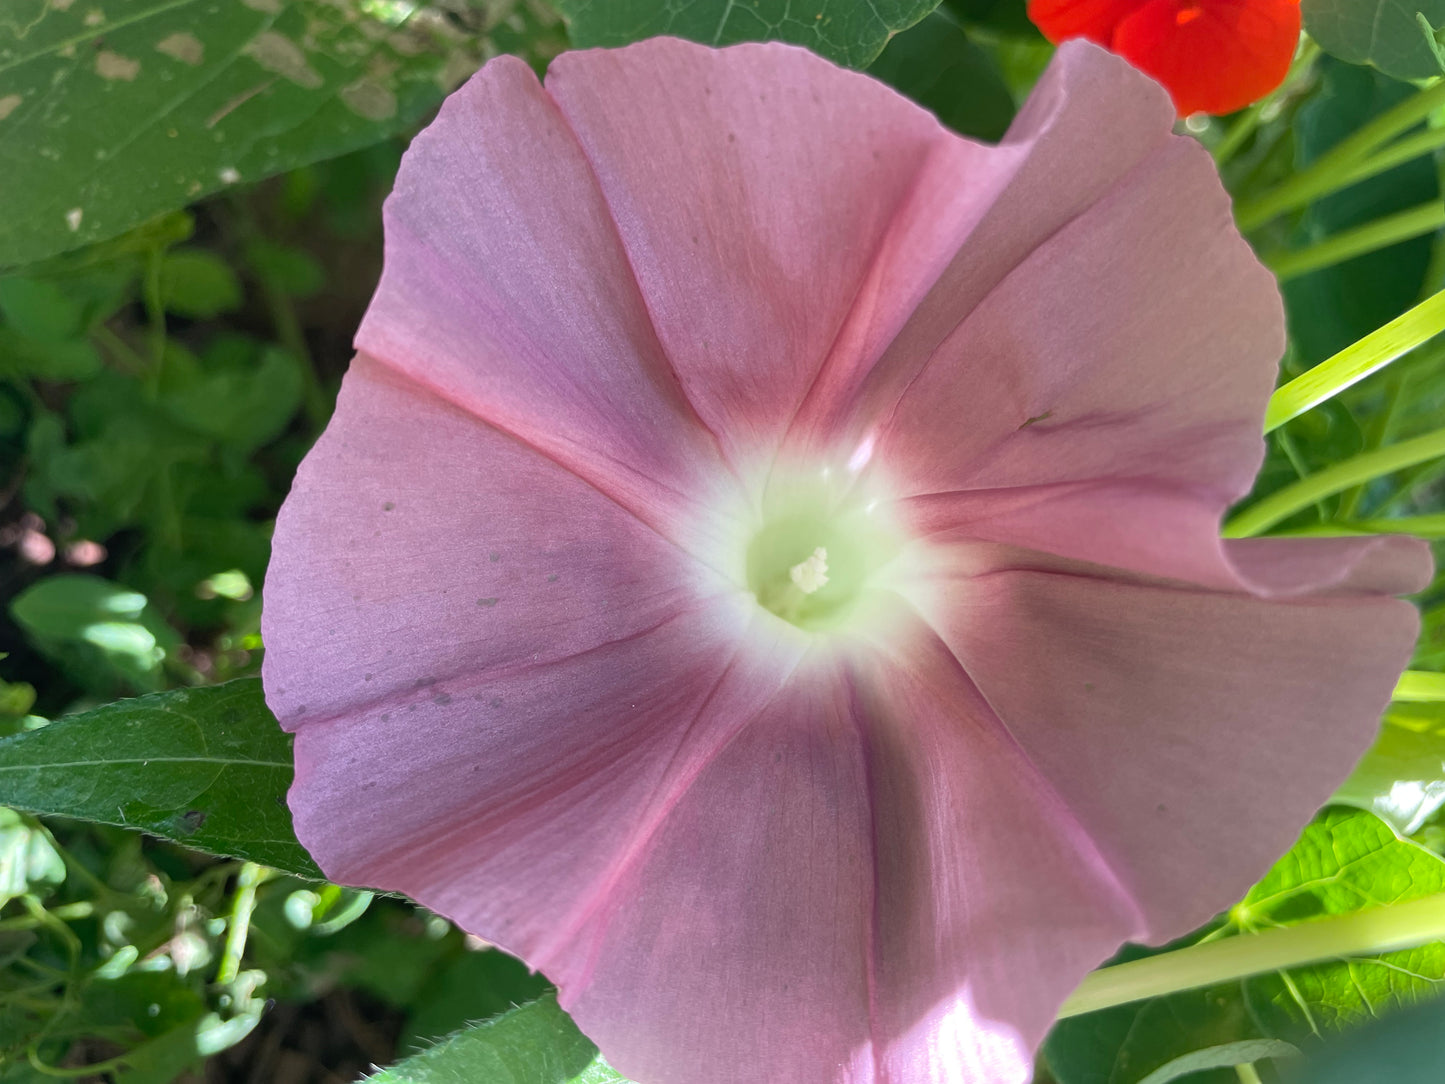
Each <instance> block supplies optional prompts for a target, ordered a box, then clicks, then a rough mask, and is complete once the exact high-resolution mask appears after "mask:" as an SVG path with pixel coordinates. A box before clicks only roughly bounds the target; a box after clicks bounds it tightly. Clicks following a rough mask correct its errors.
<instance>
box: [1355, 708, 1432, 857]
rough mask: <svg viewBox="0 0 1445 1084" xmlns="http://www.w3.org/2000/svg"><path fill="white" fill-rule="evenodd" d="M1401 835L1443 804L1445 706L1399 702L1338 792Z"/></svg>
mask: <svg viewBox="0 0 1445 1084" xmlns="http://www.w3.org/2000/svg"><path fill="white" fill-rule="evenodd" d="M1335 801H1337V802H1344V803H1345V804H1347V805H1353V806H1358V807H1359V808H1361V809H1368V810H1370V811H1371V812H1372V813H1374V814H1375V815H1376V816H1378V817H1379V818H1380V819H1381V820H1383V821H1385V823H1387V824H1389V825H1390V826H1391V827H1392V828H1394V829H1395V831H1397V832H1399V833H1400V834H1401V835H1404V836H1408V835H1414V834H1415V833H1416V832H1418V831H1419V830H1420V828H1421V826H1422V825H1424V823H1425V821H1426V820H1428V819H1429V818H1430V816H1431V815H1432V814H1433V813H1434V812H1435V811H1436V810H1437V809H1439V808H1440V807H1441V806H1442V805H1445V704H1435V703H1426V704H1395V705H1392V706H1391V708H1390V710H1389V711H1388V712H1387V713H1386V715H1385V725H1384V727H1382V728H1381V730H1380V736H1379V737H1378V738H1377V739H1375V744H1374V745H1373V746H1372V747H1371V748H1370V751H1369V752H1368V753H1366V754H1365V756H1364V759H1362V760H1361V761H1360V763H1359V764H1358V765H1356V766H1355V770H1354V772H1353V773H1352V774H1351V775H1350V778H1349V779H1347V780H1345V782H1344V784H1343V785H1342V786H1341V787H1340V789H1339V790H1338V791H1336V792H1335Z"/></svg>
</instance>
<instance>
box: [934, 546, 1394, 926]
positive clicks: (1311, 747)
mask: <svg viewBox="0 0 1445 1084" xmlns="http://www.w3.org/2000/svg"><path fill="white" fill-rule="evenodd" d="M1260 552H1263V551H1262V550H1261V551H1260ZM1398 556H1399V555H1398V554H1396V555H1394V556H1391V557H1390V558H1389V559H1388V560H1387V561H1386V562H1385V563H1386V564H1395V565H1398V566H1399V567H1397V568H1396V569H1395V572H1394V573H1393V574H1392V575H1391V576H1387V577H1386V578H1387V579H1391V582H1392V585H1393V586H1401V585H1406V584H1414V583H1417V582H1418V579H1419V572H1420V564H1419V561H1418V554H1412V555H1410V556H1409V557H1408V558H1407V559H1406V560H1404V561H1397V560H1396V557H1398ZM1339 557H1340V555H1339V554H1338V553H1336V554H1335V558H1336V564H1337V565H1340V564H1344V563H1346V562H1344V561H1340V560H1338V558H1339ZM1269 563H1270V562H1269V559H1268V558H1265V559H1262V560H1259V561H1255V560H1253V559H1252V558H1251V559H1249V560H1248V561H1247V562H1246V567H1250V568H1252V569H1253V570H1254V571H1255V572H1265V571H1267V569H1266V566H1267V565H1268V564H1269ZM1375 571H1376V570H1373V569H1370V568H1369V566H1368V565H1365V571H1364V576H1365V579H1364V583H1365V584H1368V583H1369V582H1370V580H1371V578H1373V577H1374V572H1375ZM928 605H929V606H930V607H931V612H930V614H929V618H930V622H931V624H932V625H933V627H935V628H936V629H938V631H939V634H940V636H941V637H942V638H943V640H944V641H945V642H946V643H947V644H948V646H949V647H950V648H951V649H952V650H953V652H954V653H955V654H956V655H957V657H958V659H959V660H960V662H961V663H962V665H963V666H964V668H965V669H966V670H967V671H968V673H969V675H970V676H971V677H972V678H973V680H974V681H975V682H976V684H977V685H978V688H979V690H980V692H981V693H982V694H983V696H984V697H985V698H986V699H987V700H988V702H989V704H990V705H991V706H992V707H993V709H994V710H995V711H997V712H998V715H999V717H1000V718H1001V719H1003V720H1004V722H1005V724H1006V725H1007V726H1008V728H1009V731H1010V732H1011V733H1012V734H1013V735H1014V737H1015V738H1016V739H1017V740H1018V742H1019V745H1020V746H1021V748H1022V749H1023V751H1024V752H1025V753H1026V754H1027V756H1028V757H1029V759H1030V760H1031V761H1032V762H1033V763H1034V764H1036V765H1037V766H1038V768H1039V770H1040V771H1041V772H1042V773H1043V774H1044V776H1045V777H1046V778H1047V779H1048V780H1049V781H1050V782H1051V783H1052V785H1053V786H1054V788H1055V789H1056V790H1057V791H1058V793H1059V795H1060V796H1061V797H1062V798H1063V800H1064V801H1065V802H1066V803H1067V804H1068V807H1069V808H1070V809H1071V810H1072V811H1073V813H1074V815H1075V816H1076V817H1077V818H1078V820H1079V823H1080V824H1081V825H1082V827H1083V828H1084V830H1085V831H1086V832H1088V834H1089V835H1090V837H1091V838H1092V839H1093V840H1095V841H1096V845H1097V846H1098V848H1099V851H1100V852H1101V853H1102V854H1103V856H1104V857H1105V859H1106V860H1107V861H1108V862H1109V864H1110V866H1111V867H1112V868H1113V869H1114V871H1115V872H1116V873H1117V875H1118V877H1119V879H1120V882H1121V883H1122V884H1123V886H1124V887H1125V889H1126V890H1128V891H1129V892H1130V894H1131V895H1132V896H1133V898H1134V899H1135V900H1137V901H1138V903H1139V905H1140V907H1141V908H1142V909H1143V911H1144V913H1145V915H1146V916H1147V918H1148V922H1149V926H1148V934H1149V937H1150V939H1151V940H1155V941H1158V940H1164V939H1167V938H1169V937H1173V936H1177V935H1179V934H1181V933H1184V932H1185V931H1187V930H1189V929H1191V928H1193V927H1195V926H1197V925H1199V924H1200V923H1202V922H1203V921H1205V920H1206V919H1208V918H1209V917H1210V916H1211V915H1212V914H1213V913H1214V912H1215V911H1217V910H1218V909H1219V908H1220V907H1222V906H1224V905H1226V904H1227V903H1228V902H1230V901H1232V900H1235V899H1237V898H1239V897H1240V896H1241V895H1243V893H1244V892H1245V890H1246V889H1248V887H1249V886H1250V885H1251V884H1252V883H1253V882H1254V881H1255V880H1257V879H1258V878H1259V877H1260V876H1261V875H1262V874H1263V873H1264V872H1265V871H1266V870H1267V869H1268V868H1269V865H1270V863H1271V862H1273V861H1274V860H1275V859H1276V858H1277V857H1278V856H1279V855H1280V854H1281V853H1282V852H1283V851H1285V850H1286V849H1287V848H1288V847H1289V845H1290V844H1291V843H1292V842H1293V840H1294V838H1295V836H1296V835H1297V834H1298V832H1299V829H1300V826H1301V825H1303V824H1305V823H1306V822H1308V820H1309V818H1310V817H1311V815H1313V813H1314V812H1315V810H1316V809H1317V808H1318V807H1319V806H1320V804H1321V803H1322V802H1323V801H1324V800H1325V799H1326V798H1327V797H1328V796H1329V794H1330V793H1331V792H1332V791H1333V789H1334V788H1335V787H1336V786H1338V785H1339V783H1340V782H1342V781H1343V780H1344V778H1345V776H1346V775H1348V774H1349V771H1350V769H1351V767H1352V766H1353V765H1354V763H1355V761H1356V760H1358V759H1359V757H1360V755H1361V754H1362V753H1363V752H1364V751H1365V749H1367V748H1368V747H1369V745H1370V742H1371V741H1372V740H1373V738H1374V736H1375V732H1376V728H1377V724H1378V721H1379V717H1380V712H1381V711H1382V710H1383V709H1384V707H1385V705H1386V703H1388V701H1389V699H1390V692H1391V690H1392V689H1393V687H1394V684H1395V679H1396V678H1397V676H1398V675H1399V673H1400V671H1401V669H1402V668H1403V667H1404V666H1405V664H1406V662H1407V661H1408V659H1409V657H1410V651H1411V648H1412V647H1413V645H1414V642H1415V635H1416V632H1417V630H1418V627H1419V617H1418V615H1417V614H1416V612H1415V609H1414V607H1412V606H1411V605H1410V604H1409V603H1406V602H1400V601H1397V600H1394V599H1390V598H1382V597H1380V596H1378V595H1371V594H1368V593H1366V594H1359V595H1351V594H1348V593H1345V594H1337V595H1334V596H1331V597H1323V598H1301V599H1298V600H1294V601H1279V600H1262V599H1257V598H1252V597H1249V596H1244V595H1229V594H1224V593H1214V592H1207V591H1199V590H1192V589H1185V588H1180V587H1171V586H1159V585H1146V584H1140V583H1125V582H1122V581H1110V580H1106V579H1102V578H1098V577H1094V576H1087V575H1077V574H1068V573H1059V572H1039V571H999V572H993V573H987V574H982V575H976V576H971V577H961V578H958V579H954V580H940V581H937V582H936V583H935V584H934V592H933V596H932V598H931V599H930V600H929V602H928ZM1295 748H1298V749H1307V750H1308V755H1307V756H1296V757H1293V758H1292V759H1291V760H1290V761H1289V770H1288V771H1283V772H1282V771H1280V769H1279V764H1280V756H1281V755H1282V751H1284V752H1287V751H1289V750H1291V749H1295ZM1262 796H1267V797H1262Z"/></svg>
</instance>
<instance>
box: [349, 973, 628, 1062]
mask: <svg viewBox="0 0 1445 1084" xmlns="http://www.w3.org/2000/svg"><path fill="white" fill-rule="evenodd" d="M368 1080H369V1084H476V1082H477V1081H483V1080H484V1081H486V1082H487V1084H626V1078H625V1077H622V1076H619V1075H618V1074H617V1072H615V1071H614V1070H613V1069H611V1068H609V1067H608V1065H607V1063H606V1062H604V1061H603V1060H602V1056H601V1055H600V1054H598V1053H597V1048H596V1047H595V1046H593V1045H592V1043H591V1041H590V1040H589V1039H588V1038H587V1037H586V1036H585V1035H583V1034H582V1033H581V1032H580V1031H578V1030H577V1025H576V1024H574V1023H572V1021H571V1019H570V1018H569V1017H568V1016H567V1014H566V1013H564V1012H563V1011H562V1010H561V1009H560V1008H559V1007H558V1006H557V999H556V997H555V996H553V995H551V994H548V995H546V996H545V997H542V998H539V999H538V1000H536V1001H534V1002H532V1003H531V1004H529V1005H523V1006H522V1007H521V1008H519V1009H513V1010H512V1011H511V1012H509V1013H506V1014H504V1015H502V1016H499V1017H497V1018H496V1019H494V1020H488V1021H487V1022H486V1023H484V1024H479V1025H477V1026H476V1027H473V1028H468V1029H466V1030H464V1031H459V1032H457V1034H455V1035H453V1036H452V1037H451V1038H449V1039H447V1040H445V1041H444V1042H441V1043H438V1044H437V1045H436V1046H434V1047H432V1048H431V1049H430V1050H427V1051H424V1052H423V1053H420V1054H417V1055H415V1056H413V1057H410V1058H407V1059H406V1060H405V1061H403V1062H400V1063H399V1064H397V1065H394V1066H392V1067H391V1068H390V1069H386V1070H383V1071H382V1072H380V1073H378V1074H377V1075H376V1076H374V1077H370V1078H368Z"/></svg>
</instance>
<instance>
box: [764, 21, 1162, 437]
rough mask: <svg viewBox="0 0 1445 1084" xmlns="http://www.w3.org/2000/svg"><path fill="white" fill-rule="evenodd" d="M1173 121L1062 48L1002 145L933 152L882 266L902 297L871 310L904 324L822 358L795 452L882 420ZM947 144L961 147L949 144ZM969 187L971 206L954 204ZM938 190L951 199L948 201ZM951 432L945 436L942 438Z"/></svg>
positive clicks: (1129, 85)
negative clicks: (903, 238)
mask: <svg viewBox="0 0 1445 1084" xmlns="http://www.w3.org/2000/svg"><path fill="white" fill-rule="evenodd" d="M1173 120H1174V109H1173V106H1172V105H1171V104H1170V102H1169V98H1168V95H1167V94H1165V93H1164V91H1163V89H1162V88H1160V87H1159V86H1158V85H1157V84H1155V83H1154V82H1153V81H1151V80H1149V79H1147V78H1145V77H1143V76H1141V75H1140V74H1139V73H1138V72H1136V71H1134V70H1133V69H1132V68H1130V67H1129V65H1128V64H1126V63H1124V62H1123V61H1122V60H1120V59H1119V58H1118V57H1116V56H1113V55H1111V54H1109V53H1107V52H1105V51H1104V50H1103V49H1100V48H1098V47H1097V46H1094V45H1092V44H1089V43H1087V42H1083V41H1072V42H1067V43H1065V44H1064V45H1062V46H1060V48H1059V49H1058V52H1057V53H1056V54H1055V56H1054V59H1053V60H1052V62H1051V63H1050V64H1049V67H1048V69H1047V70H1046V71H1045V72H1044V74H1043V76H1042V77H1041V78H1040V79H1039V82H1038V85H1037V86H1036V87H1035V88H1034V91H1033V93H1031V94H1030V95H1029V99H1028V101H1027V102H1025V103H1024V106H1023V108H1022V109H1021V110H1020V111H1019V114H1018V116H1017V117H1016V118H1015V120H1014V123H1013V125H1012V127H1010V129H1009V132H1008V135H1007V136H1006V137H1005V139H1004V141H1003V142H1002V143H1001V144H1000V145H999V146H998V147H996V148H986V149H984V150H983V153H979V149H978V148H973V153H971V154H968V155H964V154H962V153H960V152H958V151H957V150H956V149H955V148H952V147H950V148H949V153H936V154H935V156H934V158H933V159H931V160H930V167H931V168H930V170H929V173H928V175H927V176H926V177H923V178H921V182H920V184H921V188H920V198H919V199H918V200H917V201H915V204H914V205H911V206H910V207H909V208H908V209H907V211H908V213H907V214H906V215H905V216H901V218H900V225H899V227H898V228H899V229H900V230H902V229H903V228H904V226H905V225H906V228H907V231H908V236H909V246H910V247H909V248H908V249H906V250H905V251H904V252H903V253H902V254H901V255H900V257H899V259H898V260H897V261H896V266H895V267H890V268H887V269H886V270H887V271H888V272H889V273H888V275H887V277H886V279H885V285H886V287H887V291H888V294H889V295H890V296H891V295H892V294H895V293H896V294H897V295H898V296H897V298H896V300H890V302H889V303H888V304H884V303H883V302H878V301H875V302H873V304H875V305H878V306H879V307H880V308H882V309H883V310H884V311H888V312H890V313H891V312H893V311H895V310H896V311H897V312H899V313H901V314H902V316H903V317H904V318H905V320H904V321H903V322H902V323H898V322H896V321H892V322H890V323H889V324H888V327H890V328H892V327H897V328H898V330H897V332H896V334H894V335H889V336H886V337H885V336H873V337H871V338H868V339H865V340H863V341H862V342H861V343H860V344H859V345H858V348H857V349H855V350H854V351H852V352H843V351H838V352H835V354H834V356H833V357H831V358H830V360H829V364H828V366H827V368H826V369H825V371H824V373H823V374H821V376H820V378H819V380H818V382H817V384H816V385H815V387H814V389H813V392H812V394H810V395H809V397H808V399H807V401H806V402H805V403H804V405H803V408H802V409H801V411H800V412H799V416H798V419H797V421H796V423H795V424H794V426H793V432H792V436H791V442H792V443H793V444H794V445H795V446H796V447H798V448H799V449H800V450H802V451H801V454H806V450H811V449H813V448H817V447H822V448H823V449H824V450H829V449H827V445H828V444H829V443H837V442H839V441H840V440H846V441H847V442H849V443H856V442H857V441H859V440H861V439H863V438H864V437H865V436H866V435H867V434H868V433H869V432H870V431H871V430H872V429H873V427H875V426H876V425H878V424H879V423H880V422H884V421H886V420H887V418H888V416H889V414H890V413H891V412H892V410H893V409H894V407H895V405H896V404H897V402H898V400H899V398H900V397H901V396H902V395H903V394H904V393H905V391H906V390H907V389H908V388H909V387H910V385H911V384H912V382H913V381H914V380H915V379H916V378H917V376H918V374H919V372H920V370H922V369H923V368H924V367H925V366H926V365H927V364H928V363H929V359H930V358H931V357H932V356H933V355H934V353H935V352H936V351H938V350H939V349H940V347H941V346H942V345H943V344H944V342H945V341H946V340H947V339H948V338H949V337H950V336H951V335H953V334H954V332H955V331H956V329H957V328H958V326H959V324H960V323H961V322H962V321H963V320H964V319H965V318H966V317H967V316H968V314H969V313H970V312H972V311H973V310H974V309H975V308H976V307H978V306H979V305H980V304H981V303H982V302H983V301H984V300H985V299H986V298H988V296H989V295H990V294H991V293H992V292H993V291H994V290H995V289H997V288H999V286H1000V284H1001V283H1002V282H1003V281H1004V280H1005V279H1006V278H1007V276H1008V275H1009V274H1010V273H1011V272H1012V271H1013V269H1014V268H1015V267H1016V266H1017V265H1018V264H1019V263H1020V262H1022V261H1023V260H1025V259H1026V258H1027V257H1028V256H1029V254H1030V253H1032V252H1033V251H1034V250H1035V249H1037V248H1038V247H1039V246H1040V245H1042V244H1044V243H1045V242H1046V241H1047V240H1048V239H1049V238H1050V237H1052V236H1053V235H1054V234H1055V233H1057V232H1058V231H1059V230H1061V229H1063V228H1064V227H1065V226H1066V225H1068V223H1069V222H1071V221H1073V220H1074V219H1075V218H1077V217H1078V216H1079V215H1081V214H1083V213H1084V212H1086V211H1087V210H1088V209H1089V208H1090V207H1092V206H1093V205H1094V204H1095V203H1097V202H1098V201H1099V200H1101V199H1103V198H1105V197H1107V196H1108V195H1109V194H1110V193H1111V192H1113V191H1114V190H1115V189H1116V188H1117V187H1118V186H1119V184H1120V183H1121V182H1122V181H1123V180H1124V178H1126V177H1127V176H1128V175H1129V174H1130V173H1131V171H1132V170H1134V169H1135V168H1136V167H1137V166H1139V164H1140V163H1142V162H1144V161H1146V160H1148V159H1149V158H1150V157H1151V156H1152V155H1153V154H1155V153H1156V152H1157V151H1159V150H1160V149H1161V148H1163V147H1166V146H1168V145H1169V143H1170V142H1171V140H1172V137H1171V136H1170V134H1169V133H1170V128H1171V125H1172V124H1173ZM951 143H952V144H954V145H957V146H962V147H966V146H969V145H968V144H967V143H966V141H963V140H960V139H957V138H956V137H953V138H952V140H951ZM924 182H926V183H924ZM965 192H966V193H969V198H968V199H967V200H963V199H962V198H961V197H960V196H959V195H958V194H959V193H965ZM948 193H952V194H953V200H954V202H952V203H950V202H946V201H945V199H944V196H945V195H946V194H948ZM925 194H932V198H931V199H929V200H924V199H922V196H923V195H925ZM904 272H906V274H905V273H904ZM880 355H881V356H880ZM958 436H959V433H958V431H957V430H956V429H950V430H949V431H948V433H947V434H946V439H947V441H950V442H951V441H952V440H954V439H956V438H957V437H958Z"/></svg>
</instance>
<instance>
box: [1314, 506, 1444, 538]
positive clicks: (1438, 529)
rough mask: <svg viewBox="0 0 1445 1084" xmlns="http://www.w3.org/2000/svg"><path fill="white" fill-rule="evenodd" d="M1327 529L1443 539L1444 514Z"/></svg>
mask: <svg viewBox="0 0 1445 1084" xmlns="http://www.w3.org/2000/svg"><path fill="white" fill-rule="evenodd" d="M1325 526H1326V527H1327V528H1339V530H1340V531H1341V532H1343V533H1347V534H1412V535H1414V536H1415V537H1416V538H1430V539H1435V538H1445V514H1441V513H1438V512H1437V513H1435V514H1434V515H1427V516H1400V517H1398V518H1396V519H1361V520H1355V521H1353V522H1345V523H1337V524H1336V523H1331V524H1326V525H1325Z"/></svg>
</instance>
